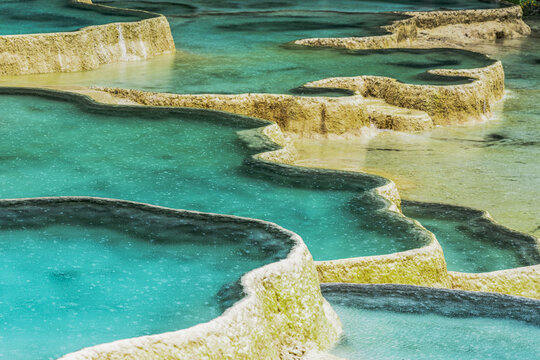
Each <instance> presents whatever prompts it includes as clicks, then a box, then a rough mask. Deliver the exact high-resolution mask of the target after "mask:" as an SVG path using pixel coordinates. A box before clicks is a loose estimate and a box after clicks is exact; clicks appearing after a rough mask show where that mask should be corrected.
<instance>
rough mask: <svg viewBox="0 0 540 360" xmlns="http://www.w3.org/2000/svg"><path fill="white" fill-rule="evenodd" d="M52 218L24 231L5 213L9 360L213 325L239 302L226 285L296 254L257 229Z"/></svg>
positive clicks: (146, 218) (2, 342)
mask: <svg viewBox="0 0 540 360" xmlns="http://www.w3.org/2000/svg"><path fill="white" fill-rule="evenodd" d="M45 209H46V211H43V214H41V215H40V214H37V215H35V216H33V217H32V220H31V221H29V222H25V223H24V225H21V224H20V221H19V222H17V221H16V222H15V224H13V223H12V222H9V219H8V218H6V217H5V216H4V211H3V209H2V210H0V222H1V226H2V230H1V231H0V239H1V240H0V259H1V261H0V263H1V264H2V265H1V266H0V268H1V269H2V271H1V272H0V285H1V286H0V334H1V335H0V358H2V359H10V360H23V359H28V360H30V359H32V360H35V359H52V358H57V357H59V356H61V355H63V354H65V353H68V352H72V351H75V350H78V349H80V348H82V347H86V346H91V345H96V344H99V343H103V342H109V341H113V340H118V339H123V338H129V337H135V336H141V335H149V334H157V333H162V332H166V331H172V330H179V329H182V328H187V327H190V326H193V325H196V324H199V323H202V322H206V321H209V320H211V319H213V318H215V317H217V316H219V315H220V314H221V313H222V312H223V310H224V308H227V307H229V306H230V305H231V304H232V303H231V302H230V300H229V297H230V296H232V301H235V299H237V294H236V293H235V294H229V292H228V291H225V292H224V289H225V288H226V287H227V286H228V285H229V284H234V283H235V282H236V281H237V280H238V279H239V278H240V276H241V275H242V274H243V273H245V272H246V271H249V270H252V269H254V268H257V267H260V266H262V265H264V264H268V263H271V262H274V261H277V260H279V259H281V258H283V257H285V256H286V255H287V253H288V251H289V246H290V245H289V244H287V243H286V242H284V241H281V240H279V239H278V237H277V236H276V234H275V233H269V232H265V231H264V230H262V229H257V228H256V227H255V226H253V225H252V226H250V225H245V224H244V225H242V226H240V225H235V224H233V223H231V224H224V223H223V222H220V223H218V224H212V223H210V222H202V223H201V221H200V220H199V221H198V222H197V220H187V221H186V220H185V219H183V220H182V219H179V220H174V219H172V220H171V219H167V218H166V217H165V216H163V220H161V218H160V217H159V216H157V217H156V216H155V215H152V214H149V215H144V214H143V215H141V214H140V213H137V212H136V211H134V212H131V213H130V212H128V213H126V215H125V216H126V218H125V219H117V220H116V221H118V222H117V223H113V224H107V225H105V224H101V223H100V219H99V217H97V216H96V215H93V216H94V217H97V220H96V219H94V220H93V221H94V223H89V219H88V218H85V219H83V220H81V221H78V219H77V216H78V215H77V212H75V214H71V213H70V207H69V206H65V207H63V208H62V209H61V212H62V214H63V215H60V216H59V218H60V221H58V220H50V219H49V218H48V217H51V214H52V213H53V212H54V211H55V210H54V209H53V210H51V209H48V208H45ZM124 211H125V210H124ZM68 214H70V215H69V216H68ZM98 214H101V215H102V214H103V210H101V212H98ZM134 219H135V220H134ZM156 219H157V220H156ZM149 222H153V228H152V227H149V226H148V225H147V224H148V223H149ZM30 223H32V224H30ZM128 223H129V224H128ZM135 225H136V226H138V228H139V229H138V231H137V232H134V231H133V228H134V227H135ZM141 227H142V229H141ZM165 229H169V231H166V230H165ZM194 229H197V231H194ZM261 244H264V246H262V247H261ZM235 288H236V287H234V286H233V287H232V288H231V289H235ZM235 291H236V290H235ZM220 299H221V300H220ZM30 339H32V340H30Z"/></svg>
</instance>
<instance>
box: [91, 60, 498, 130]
mask: <svg viewBox="0 0 540 360" xmlns="http://www.w3.org/2000/svg"><path fill="white" fill-rule="evenodd" d="M431 72H432V73H433V74H436V75H442V76H461V77H469V78H471V79H474V80H473V81H472V82H470V83H467V84H461V85H449V86H434V85H411V84H404V83H401V82H399V81H397V80H395V79H392V78H387V77H381V76H358V77H349V78H329V79H325V80H320V81H315V82H311V83H308V84H306V85H305V87H306V88H334V89H345V90H350V91H353V92H354V93H355V95H352V96H344V97H338V98H331V97H303V96H293V95H278V94H235V95H221V94H200V95H181V94H167V93H152V92H146V91H140V90H129V89H115V88H96V89H95V90H99V91H103V92H106V93H109V94H112V95H113V96H114V97H116V98H118V99H121V100H123V101H126V100H127V101H132V102H135V103H138V104H141V105H147V106H148V105H149V106H172V107H189V108H198V109H211V110H219V111H226V112H230V113H234V114H240V115H245V116H251V117H257V118H260V119H265V120H269V121H272V122H275V123H277V124H278V125H279V126H280V128H281V129H282V130H283V131H286V132H291V133H294V134H297V135H300V136H311V135H314V134H322V135H326V134H336V135H342V134H346V133H348V134H351V133H355V132H359V131H360V130H361V129H362V128H363V127H366V126H367V127H369V126H371V125H373V126H375V127H377V128H379V129H390V130H396V131H419V130H426V129H430V128H432V127H433V126H434V125H446V124H451V123H464V122H468V121H471V120H481V119H485V118H486V117H487V116H489V114H490V111H491V107H492V105H493V104H494V103H495V102H496V101H498V100H500V99H501V98H502V96H503V93H504V71H503V68H502V64H501V63H500V62H495V63H494V64H492V65H489V66H487V67H484V68H479V69H467V70H442V69H441V70H433V71H431Z"/></svg>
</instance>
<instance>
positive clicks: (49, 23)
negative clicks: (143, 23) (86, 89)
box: [0, 0, 140, 35]
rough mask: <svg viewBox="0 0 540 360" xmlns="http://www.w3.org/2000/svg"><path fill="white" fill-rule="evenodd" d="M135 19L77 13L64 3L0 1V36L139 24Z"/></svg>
mask: <svg viewBox="0 0 540 360" xmlns="http://www.w3.org/2000/svg"><path fill="white" fill-rule="evenodd" d="M139 19H140V18H138V17H133V16H123V15H120V14H117V15H112V14H104V13H99V12H97V11H95V10H84V9H77V8H74V7H72V6H70V5H69V2H68V0H2V1H1V2H0V35H18V34H34V33H49V32H60V31H73V30H78V29H80V28H82V27H85V26H91V25H101V24H107V23H113V22H119V21H122V22H125V21H135V20H139Z"/></svg>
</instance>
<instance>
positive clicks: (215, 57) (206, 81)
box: [3, 10, 492, 95]
mask: <svg viewBox="0 0 540 360" xmlns="http://www.w3.org/2000/svg"><path fill="white" fill-rule="evenodd" d="M399 18H401V16H400V15H396V14H368V13H357V14H348V13H340V12H319V11H306V10H295V11H277V12H276V11H271V12H248V13H245V12H241V13H219V14H214V15H208V14H207V15H204V14H198V15H193V16H169V23H170V25H171V30H172V33H173V37H174V39H175V42H176V47H177V50H178V52H177V54H176V55H175V56H165V57H157V58H154V59H150V60H148V61H145V62H136V63H135V62H134V63H121V64H113V65H107V66H103V67H101V68H100V69H97V70H95V71H90V72H83V73H65V74H46V75H39V76H23V77H16V78H4V79H3V80H4V81H11V82H15V83H18V84H27V85H30V84H31V85H34V86H35V85H37V84H47V85H54V84H55V85H102V86H115V87H122V88H137V89H145V90H151V91H160V92H173V93H247V92H258V93H295V94H296V92H295V91H292V90H293V89H296V88H298V87H299V86H302V85H304V84H305V83H307V82H309V81H314V80H320V79H323V78H327V77H333V76H357V75H381V76H390V77H393V78H396V79H399V80H400V81H403V82H407V83H415V84H455V83H464V82H467V81H468V80H467V79H459V78H458V79H456V78H440V77H430V76H426V71H427V70H429V69H435V68H476V67H482V66H485V65H487V64H490V63H491V62H492V61H491V60H489V59H487V58H485V57H484V56H480V55H478V54H475V53H472V52H467V51H460V50H451V49H433V50H407V49H402V50H384V51H346V50H335V49H316V48H305V47H298V46H291V45H288V43H289V42H291V41H294V40H297V39H301V38H309V37H347V36H369V35H376V34H382V33H383V31H382V30H381V29H380V26H381V25H385V24H388V23H390V22H391V21H393V20H396V19H399ZM334 95H335V94H334Z"/></svg>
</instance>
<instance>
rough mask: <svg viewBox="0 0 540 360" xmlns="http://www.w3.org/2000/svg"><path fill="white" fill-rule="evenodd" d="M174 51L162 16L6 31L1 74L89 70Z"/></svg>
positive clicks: (1, 43) (0, 54)
mask: <svg viewBox="0 0 540 360" xmlns="http://www.w3.org/2000/svg"><path fill="white" fill-rule="evenodd" d="M86 6H94V5H86ZM95 6H97V5H95ZM173 52H175V46H174V41H173V38H172V35H171V30H170V28H169V23H168V21H167V19H166V18H165V17H164V16H156V17H152V18H148V19H144V20H140V21H136V22H125V23H113V24H105V25H97V26H90V27H86V28H83V29H81V30H78V31H73V32H63V33H49V34H27V35H5V36H0V75H22V74H38V73H48V72H71V71H82V70H91V69H95V68H97V67H99V66H100V65H103V64H109V63H115V62H121V61H137V60H144V59H148V58H150V57H153V56H156V55H161V54H170V53H173Z"/></svg>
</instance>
